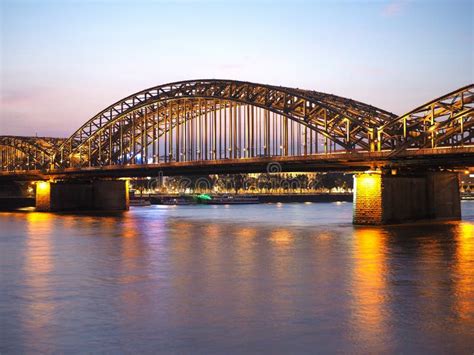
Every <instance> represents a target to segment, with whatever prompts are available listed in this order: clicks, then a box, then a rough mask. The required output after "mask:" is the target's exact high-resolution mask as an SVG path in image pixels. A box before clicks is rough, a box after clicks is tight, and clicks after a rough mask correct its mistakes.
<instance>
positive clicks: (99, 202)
mask: <svg viewBox="0 0 474 355" xmlns="http://www.w3.org/2000/svg"><path fill="white" fill-rule="evenodd" d="M128 208H129V195H128V181H126V180H95V181H87V182H84V181H79V182H74V181H68V182H62V181H59V182H49V181H39V182H37V184H36V210H37V211H123V210H128Z"/></svg>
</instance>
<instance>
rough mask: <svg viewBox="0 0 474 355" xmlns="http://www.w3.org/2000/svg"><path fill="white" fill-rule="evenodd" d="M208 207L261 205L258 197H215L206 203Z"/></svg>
mask: <svg viewBox="0 0 474 355" xmlns="http://www.w3.org/2000/svg"><path fill="white" fill-rule="evenodd" d="M205 203H206V204H208V205H249V204H257V203H260V200H259V198H258V197H257V196H231V195H224V196H214V197H213V198H212V199H211V200H208V201H205Z"/></svg>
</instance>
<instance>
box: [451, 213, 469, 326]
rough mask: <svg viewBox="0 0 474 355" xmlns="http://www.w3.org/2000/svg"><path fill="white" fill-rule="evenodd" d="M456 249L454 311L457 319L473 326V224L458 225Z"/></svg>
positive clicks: (463, 223) (462, 223)
mask: <svg viewBox="0 0 474 355" xmlns="http://www.w3.org/2000/svg"><path fill="white" fill-rule="evenodd" d="M458 229H459V231H458V233H457V238H456V239H457V240H456V241H457V248H456V275H455V285H456V291H455V296H456V311H457V314H458V317H460V318H462V319H463V320H464V321H466V322H470V324H471V328H472V325H474V224H472V223H468V222H461V223H459V225H458Z"/></svg>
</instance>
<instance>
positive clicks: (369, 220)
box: [353, 172, 461, 225]
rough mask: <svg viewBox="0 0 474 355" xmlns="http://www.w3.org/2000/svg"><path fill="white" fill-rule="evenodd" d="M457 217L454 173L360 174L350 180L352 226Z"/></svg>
mask: <svg viewBox="0 0 474 355" xmlns="http://www.w3.org/2000/svg"><path fill="white" fill-rule="evenodd" d="M460 217H461V198H460V193H459V183H458V174H456V173H451V172H434V173H431V172H430V173H425V174H423V175H418V176H399V175H382V174H380V173H364V174H357V175H355V177H354V211H353V222H354V224H374V225H377V224H389V223H403V222H407V221H414V220H420V219H459V218H460Z"/></svg>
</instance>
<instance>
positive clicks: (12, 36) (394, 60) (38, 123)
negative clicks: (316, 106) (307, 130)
mask: <svg viewBox="0 0 474 355" xmlns="http://www.w3.org/2000/svg"><path fill="white" fill-rule="evenodd" d="M473 4H474V1H472V0H464V1H463V0H444V1H441V0H438V1H430V0H420V1H416V0H412V1H409V0H394V1H347V0H346V1H330V0H326V1H309V0H308V1H298V0H296V1H294V0H293V1H291V0H287V1H278V0H254V1H251V0H248V1H245V0H244V1H224V0H221V1H210V0H201V1H200V0H194V1H193V0H177V1H172V0H168V1H166V0H156V1H152V0H150V1H145V0H135V1H133V0H128V1H125V0H120V1H113V0H102V1H92V0H83V1H80V0H77V1H74V0H71V1H67V0H56V1H51V0H37V1H35V0H15V1H13V0H0V39H1V43H0V45H1V49H0V69H1V77H0V94H1V103H0V104H1V106H0V134H16V135H35V134H37V135H39V136H64V137H66V136H69V135H70V134H72V133H73V131H75V130H76V129H77V128H78V127H79V126H80V125H81V124H82V123H84V122H85V121H87V120H88V119H89V118H90V117H92V116H93V115H95V114H96V113H97V112H98V111H100V110H102V109H103V108H105V107H107V106H108V105H110V104H111V103H113V102H115V101H117V100H118V99H120V98H122V97H125V96H127V95H129V94H131V93H133V92H136V91H139V90H141V89H144V88H147V87H151V86H154V85H158V84H164V83H167V82H171V81H177V80H186V79H198V78H224V79H238V80H247V81H253V82H260V83H268V84H275V85H284V86H290V87H299V88H307V89H314V90H318V91H322V92H328V93H334V94H337V95H341V96H346V97H351V98H353V99H357V100H360V101H363V102H367V103H370V104H372V105H374V106H378V107H380V108H384V109H387V110H389V111H392V112H394V113H397V114H402V113H404V112H406V111H408V110H410V109H412V108H414V107H415V106H418V105H420V104H422V103H424V102H426V101H428V100H430V99H432V98H435V97H438V96H440V95H442V94H444V93H447V92H449V91H451V90H454V89H456V88H458V87H461V86H463V85H466V84H470V83H472V82H474V64H473V63H474V5H473Z"/></svg>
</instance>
